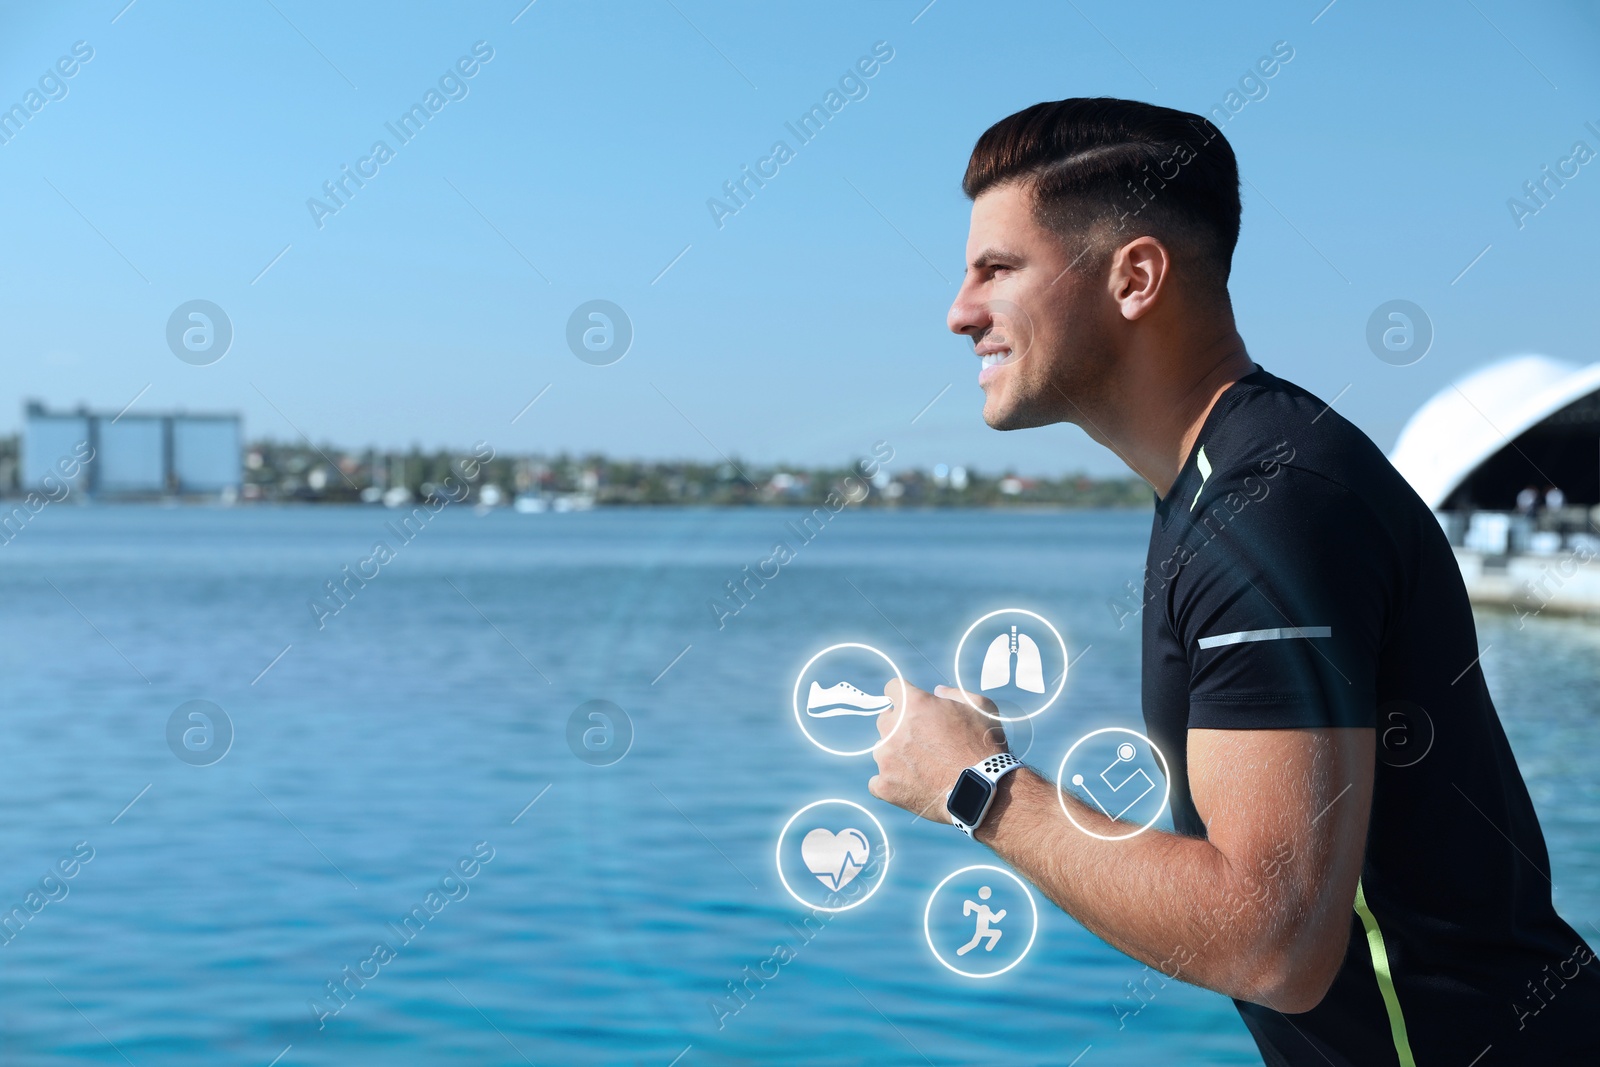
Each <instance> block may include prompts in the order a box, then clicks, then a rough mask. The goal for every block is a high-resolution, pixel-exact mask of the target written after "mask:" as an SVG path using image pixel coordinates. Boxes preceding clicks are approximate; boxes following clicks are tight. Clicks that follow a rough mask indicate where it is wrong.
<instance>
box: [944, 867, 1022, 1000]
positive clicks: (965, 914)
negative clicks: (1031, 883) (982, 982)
mask: <svg viewBox="0 0 1600 1067" xmlns="http://www.w3.org/2000/svg"><path fill="white" fill-rule="evenodd" d="M973 871H984V872H992V873H993V874H997V875H1000V876H1002V877H1004V878H1009V879H1011V881H1012V882H1015V883H1016V885H1017V888H1018V889H1020V890H1021V891H1022V896H1023V897H1024V898H1025V899H1026V900H1027V901H1028V908H1029V910H1030V911H1031V912H1032V913H1033V914H1032V923H1033V924H1032V926H1030V927H1029V929H1028V940H1027V943H1026V944H1024V945H1023V946H1022V951H1021V952H1018V953H1017V954H1016V955H1015V956H1011V955H1010V954H1009V953H1008V954H1007V955H1006V957H1005V958H1006V959H1007V962H1005V963H1004V964H1002V965H1000V966H999V967H997V968H995V969H994V970H989V971H969V970H966V969H964V968H962V967H957V966H956V965H955V964H953V963H951V962H950V961H949V960H947V959H945V958H944V953H942V952H940V951H939V946H938V945H937V944H935V943H934V936H933V906H934V902H935V901H937V900H938V899H939V893H940V891H941V890H943V889H944V887H945V886H947V885H949V884H950V883H951V882H952V881H954V880H955V879H956V878H959V877H960V876H962V875H964V874H970V873H972V872H973ZM976 880H978V879H971V880H970V881H976ZM981 880H982V881H984V882H992V881H995V880H996V879H994V878H990V877H987V876H985V877H983V878H982V879H981ZM967 892H970V890H964V891H963V892H962V893H961V896H962V898H963V899H962V901H961V912H960V917H961V918H962V919H963V920H966V919H968V918H969V917H970V918H971V919H972V928H973V929H972V938H971V940H969V941H967V942H966V943H965V944H963V945H962V946H961V947H960V948H958V949H956V950H955V951H956V955H957V956H958V957H961V958H962V962H963V963H965V962H966V959H965V957H966V955H967V954H968V953H969V952H973V951H983V952H984V953H986V954H987V953H990V952H993V951H994V950H995V948H996V947H997V946H998V945H999V943H1000V941H1001V940H1002V939H1003V938H1004V937H1005V936H1006V935H1007V934H1008V933H1013V934H1014V932H1015V930H1014V928H1013V929H1012V930H1005V929H1002V928H1001V925H1000V924H1001V923H1003V922H1004V920H1005V919H1006V917H1007V912H1008V910H1010V909H1007V908H1003V907H1002V908H1000V909H999V910H998V911H997V910H996V909H994V908H991V907H990V906H989V903H990V902H991V901H993V900H994V888H993V887H992V886H989V885H980V886H979V887H978V890H977V892H976V893H975V894H973V895H974V896H976V897H977V898H978V899H976V900H974V899H972V898H971V897H969V896H967V895H966V894H967ZM1013 895H1014V894H1013ZM953 918H954V916H953V914H952V921H953ZM963 930H965V927H964V926H963ZM922 936H923V937H925V938H926V939H927V941H928V948H929V949H931V950H932V951H933V958H934V959H936V960H938V961H939V962H940V963H942V964H944V966H945V968H946V969H948V970H950V971H953V972H955V973H956V974H959V975H961V976H962V977H963V978H994V977H996V976H998V975H1002V974H1005V973H1006V972H1007V971H1009V970H1010V969H1011V968H1013V967H1015V966H1016V965H1017V964H1019V963H1021V962H1022V959H1023V957H1024V956H1026V955H1027V954H1028V950H1029V949H1031V948H1033V941H1034V938H1036V937H1038V936H1039V905H1038V904H1037V903H1036V902H1035V901H1034V899H1033V891H1032V890H1031V889H1029V888H1028V883H1027V882H1024V881H1023V880H1022V879H1021V878H1018V877H1017V876H1016V875H1015V874H1014V873H1012V872H1011V871H1008V870H1006V869H1005V868H1004V867H994V866H991V865H989V864H986V863H975V864H973V865H972V866H970V867H963V868H961V869H960V870H958V871H951V872H950V873H949V874H947V875H945V876H944V880H943V881H941V882H940V883H939V884H938V885H936V886H934V887H933V892H932V893H929V894H928V904H927V906H926V907H925V908H923V909H922ZM975 958H993V957H988V956H987V955H986V956H985V957H975Z"/></svg>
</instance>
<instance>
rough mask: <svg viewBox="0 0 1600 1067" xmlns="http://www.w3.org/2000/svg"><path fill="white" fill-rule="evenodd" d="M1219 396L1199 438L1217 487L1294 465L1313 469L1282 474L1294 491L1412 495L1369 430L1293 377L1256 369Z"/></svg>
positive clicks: (1386, 498)
mask: <svg viewBox="0 0 1600 1067" xmlns="http://www.w3.org/2000/svg"><path fill="white" fill-rule="evenodd" d="M1219 403H1226V404H1227V407H1226V408H1225V410H1223V411H1221V412H1220V413H1219V418H1218V419H1217V420H1216V421H1215V424H1214V426H1212V427H1211V432H1210V433H1209V434H1208V435H1207V438H1208V439H1207V440H1204V441H1202V442H1201V443H1200V445H1201V447H1203V448H1204V449H1205V450H1206V453H1207V459H1208V461H1209V465H1210V467H1211V468H1212V470H1213V472H1214V474H1215V475H1216V484H1217V487H1218V488H1222V487H1223V486H1227V485H1237V484H1238V483H1241V482H1243V480H1244V479H1246V478H1249V477H1252V476H1254V477H1257V478H1261V477H1273V476H1276V475H1278V474H1279V473H1280V472H1281V471H1284V470H1290V471H1294V472H1297V473H1299V474H1302V475H1311V476H1312V477H1309V478H1307V477H1296V478H1288V479H1279V481H1280V483H1281V484H1282V485H1284V486H1285V487H1286V488H1287V487H1289V486H1290V485H1291V484H1292V485H1293V491H1294V492H1295V493H1307V494H1317V493H1319V492H1330V491H1332V490H1334V489H1335V488H1337V489H1342V490H1344V491H1345V492H1346V493H1349V494H1352V495H1354V496H1356V497H1360V498H1362V499H1363V500H1366V501H1368V502H1369V503H1371V502H1374V500H1375V499H1377V500H1382V501H1383V502H1384V503H1385V505H1386V506H1387V505H1390V504H1393V503H1397V502H1399V501H1398V500H1397V499H1396V498H1397V497H1398V498H1401V499H1403V498H1404V497H1406V496H1408V495H1414V494H1411V493H1410V492H1409V487H1407V486H1406V483H1405V480H1404V479H1403V478H1402V477H1401V475H1400V473H1399V472H1398V471H1396V470H1395V469H1394V467H1393V465H1392V464H1390V462H1389V460H1388V458H1387V457H1386V456H1385V455H1384V454H1383V451H1382V450H1381V449H1379V448H1378V446H1377V445H1376V444H1374V443H1373V441H1372V439H1371V438H1370V437H1368V436H1367V435H1366V434H1365V433H1363V432H1362V431H1361V429H1360V428H1359V427H1357V426H1356V425H1355V424H1354V423H1352V422H1350V421H1349V420H1348V419H1346V418H1345V417H1344V416H1343V415H1341V414H1339V412H1338V411H1336V410H1334V408H1333V406H1332V405H1331V404H1329V403H1327V402H1325V401H1323V400H1322V399H1321V398H1320V397H1318V396H1316V395H1314V394H1313V393H1311V392H1310V391H1309V390H1306V389H1303V388H1301V387H1300V386H1298V385H1296V384H1294V383H1293V382H1290V381H1286V380H1285V379H1283V378H1279V377H1277V376H1276V375H1274V374H1271V373H1269V372H1267V371H1264V370H1258V371H1256V372H1255V373H1253V374H1250V375H1247V376H1246V377H1244V378H1241V379H1240V380H1239V381H1238V382H1237V383H1236V384H1235V385H1234V387H1233V388H1232V389H1230V390H1228V392H1227V393H1225V394H1224V395H1223V398H1222V400H1221V401H1219ZM1206 480H1207V481H1208V482H1209V481H1211V479H1209V478H1208V479H1206Z"/></svg>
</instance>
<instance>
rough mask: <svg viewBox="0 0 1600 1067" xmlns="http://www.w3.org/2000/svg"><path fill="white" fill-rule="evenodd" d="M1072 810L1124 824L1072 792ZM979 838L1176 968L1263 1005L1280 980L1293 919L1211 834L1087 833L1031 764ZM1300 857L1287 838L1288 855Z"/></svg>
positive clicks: (1077, 913)
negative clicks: (1288, 923)
mask: <svg viewBox="0 0 1600 1067" xmlns="http://www.w3.org/2000/svg"><path fill="white" fill-rule="evenodd" d="M1066 802H1067V803H1068V804H1069V805H1072V806H1073V808H1072V811H1073V817H1074V818H1075V819H1077V820H1078V822H1079V823H1081V824H1082V825H1083V826H1085V827H1087V828H1089V829H1091V830H1093V831H1095V832H1096V833H1103V834H1109V835H1115V834H1124V833H1127V832H1128V829H1129V827H1128V825H1127V824H1126V823H1119V822H1116V821H1114V820H1111V819H1108V818H1106V817H1105V816H1104V815H1103V814H1101V813H1100V812H1097V811H1095V810H1094V809H1092V808H1090V807H1089V806H1088V805H1086V804H1083V803H1082V802H1080V801H1078V800H1077V799H1076V798H1075V797H1073V796H1070V795H1069V796H1068V797H1067V798H1066ZM977 837H978V839H979V840H980V841H983V842H984V843H985V844H987V845H989V846H990V847H991V848H993V849H994V851H995V852H996V853H997V854H998V855H999V856H1000V857H1001V858H1002V859H1004V860H1005V861H1006V862H1007V863H1009V864H1010V865H1011V866H1012V867H1014V868H1016V869H1017V870H1018V871H1020V872H1021V873H1022V874H1024V875H1025V876H1027V877H1028V879H1029V880H1031V881H1032V882H1033V883H1034V884H1035V885H1037V886H1038V887H1039V888H1040V889H1041V890H1042V891H1043V892H1044V894H1045V895H1046V896H1048V897H1049V898H1050V899H1051V900H1053V901H1054V902H1055V903H1056V904H1057V905H1058V906H1060V907H1061V908H1062V909H1063V910H1064V911H1066V912H1068V913H1069V914H1071V915H1072V916H1073V917H1074V918H1076V919H1077V920H1078V921H1079V922H1081V923H1083V925H1084V926H1086V927H1088V928H1089V930H1091V931H1092V932H1094V933H1095V934H1097V935H1099V936H1100V937H1102V938H1104V939H1105V940H1106V941H1108V942H1110V943H1111V944H1112V945H1114V946H1116V947H1117V948H1119V949H1121V950H1122V951H1123V952H1126V953H1127V954H1128V955H1130V956H1134V957H1136V958H1137V959H1140V960H1143V961H1144V962H1145V963H1148V964H1149V965H1151V966H1152V967H1156V968H1158V969H1160V970H1161V971H1163V973H1165V974H1166V975H1167V977H1169V978H1171V977H1181V978H1183V979H1184V980H1185V981H1188V982H1191V983H1194V984H1196V985H1201V986H1205V987H1206V988H1209V989H1214V990H1216V991H1218V992H1221V993H1226V994H1228V995H1230V996H1234V997H1239V998H1240V999H1245V1000H1253V1001H1257V1002H1264V1001H1263V998H1264V997H1266V996H1269V995H1270V991H1271V990H1272V989H1274V988H1275V987H1276V984H1277V983H1278V982H1279V981H1280V980H1281V975H1279V974H1277V973H1276V972H1277V971H1278V970H1279V969H1280V968H1281V967H1282V966H1283V965H1284V964H1283V959H1282V954H1281V953H1280V951H1279V949H1280V947H1281V936H1282V933H1283V928H1284V925H1285V920H1286V918H1287V917H1286V916H1283V915H1280V914H1275V910H1281V909H1276V908H1275V905H1274V899H1275V898H1274V895H1273V894H1272V893H1271V892H1270V891H1269V889H1268V886H1267V885H1266V882H1267V881H1269V880H1270V879H1271V878H1273V877H1276V876H1277V875H1278V874H1279V873H1280V868H1279V867H1277V866H1274V867H1271V868H1270V869H1269V870H1267V871H1254V870H1242V871H1241V870H1237V869H1235V867H1234V865H1233V864H1231V863H1230V862H1229V860H1228V858H1227V857H1226V856H1224V855H1223V854H1222V853H1221V852H1220V851H1218V850H1217V848H1216V847H1215V846H1213V845H1212V844H1211V843H1210V842H1208V841H1206V840H1204V839H1202V838H1195V837H1183V836H1179V835H1176V834H1169V833H1164V832H1161V831H1158V830H1153V829H1152V830H1149V831H1147V832H1145V833H1142V834H1139V835H1138V836H1136V837H1132V838H1128V839H1126V840H1121V841H1102V840H1099V839H1097V838H1094V837H1091V836H1089V835H1088V834H1086V833H1083V832H1082V831H1080V830H1079V829H1078V828H1077V827H1076V826H1073V825H1072V823H1071V822H1069V821H1068V820H1067V818H1066V817H1065V815H1064V814H1063V813H1062V811H1061V804H1060V800H1059V799H1058V794H1057V790H1056V787H1055V786H1054V785H1053V784H1052V783H1050V782H1048V781H1046V780H1045V779H1044V778H1042V777H1040V776H1039V775H1038V774H1036V773H1034V772H1033V771H1032V770H1030V769H1028V768H1026V767H1024V768H1020V769H1018V770H1016V771H1014V772H1012V773H1011V774H1009V775H1007V776H1006V777H1005V778H1004V779H1003V780H1002V782H1001V788H1000V790H999V792H998V793H997V794H996V796H995V800H994V804H993V806H992V807H991V808H990V810H989V814H988V815H987V816H986V817H985V819H984V821H983V825H982V826H981V827H980V828H979V830H978V833H977ZM1292 859H1293V843H1292V842H1286V843H1285V846H1284V855H1282V856H1280V857H1279V862H1280V863H1287V862H1290V861H1291V860H1292Z"/></svg>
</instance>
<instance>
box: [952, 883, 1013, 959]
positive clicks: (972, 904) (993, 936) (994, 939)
mask: <svg viewBox="0 0 1600 1067" xmlns="http://www.w3.org/2000/svg"><path fill="white" fill-rule="evenodd" d="M993 893H994V890H992V889H990V888H989V887H988V886H980V887H979V889H978V900H988V899H989V897H990V896H992V895H993ZM973 912H977V913H978V926H977V929H975V930H973V931H972V940H971V941H968V942H967V943H966V944H965V945H962V946H961V947H960V948H958V949H956V955H957V956H965V955H966V954H967V953H969V952H971V951H972V950H973V949H975V948H977V947H978V942H979V941H982V940H983V939H984V938H988V939H989V943H988V944H987V945H984V946H983V951H985V952H993V951H994V947H995V945H997V944H999V943H1000V938H1001V937H1002V936H1004V934H1005V931H1004V930H996V929H995V928H994V927H992V926H990V925H989V924H990V923H997V922H999V921H1000V920H1001V919H1004V918H1005V917H1006V909H1004V908H1001V909H1000V910H999V911H992V910H991V909H990V908H989V905H987V904H979V903H978V901H977V900H967V901H963V902H962V904H961V914H962V915H971V914H972V913H973Z"/></svg>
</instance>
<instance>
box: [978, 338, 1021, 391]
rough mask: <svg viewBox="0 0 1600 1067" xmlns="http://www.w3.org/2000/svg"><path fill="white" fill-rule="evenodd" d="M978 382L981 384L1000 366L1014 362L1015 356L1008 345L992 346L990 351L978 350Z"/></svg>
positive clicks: (997, 371) (992, 375) (996, 371)
mask: <svg viewBox="0 0 1600 1067" xmlns="http://www.w3.org/2000/svg"><path fill="white" fill-rule="evenodd" d="M978 362H979V364H980V366H979V368H978V384H979V385H982V384H983V383H984V382H986V381H988V380H989V379H990V378H992V377H994V376H995V375H996V374H997V373H999V370H1000V368H1001V367H1004V366H1005V365H1006V364H1008V363H1015V362H1016V356H1015V354H1014V353H1013V352H1012V350H1011V349H1010V348H1009V347H1006V348H994V349H993V350H992V351H988V352H979V353H978Z"/></svg>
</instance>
